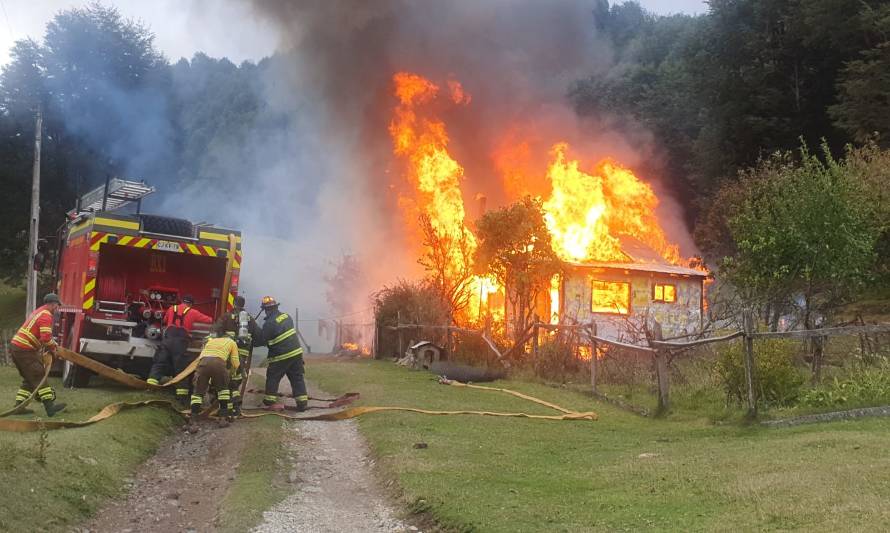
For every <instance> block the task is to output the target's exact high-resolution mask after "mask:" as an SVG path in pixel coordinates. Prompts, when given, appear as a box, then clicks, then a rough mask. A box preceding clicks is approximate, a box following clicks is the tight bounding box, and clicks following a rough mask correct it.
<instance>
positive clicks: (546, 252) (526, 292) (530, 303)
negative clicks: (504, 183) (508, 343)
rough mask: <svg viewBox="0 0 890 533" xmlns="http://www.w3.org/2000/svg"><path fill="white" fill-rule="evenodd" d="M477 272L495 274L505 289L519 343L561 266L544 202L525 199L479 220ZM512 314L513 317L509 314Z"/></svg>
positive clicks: (486, 214) (514, 331)
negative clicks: (539, 302) (536, 304)
mask: <svg viewBox="0 0 890 533" xmlns="http://www.w3.org/2000/svg"><path fill="white" fill-rule="evenodd" d="M476 235H477V237H478V239H479V248H478V249H477V250H476V260H475V265H476V270H477V272H478V273H480V274H482V273H485V274H491V275H493V276H494V277H495V279H496V280H497V282H498V283H499V284H500V285H501V286H502V287H504V290H505V293H506V297H507V307H508V309H509V310H510V311H511V312H512V313H511V314H512V322H513V324H512V325H513V336H514V339H516V340H517V341H518V340H519V336H520V335H522V332H523V331H525V328H526V326H527V325H528V324H529V323H530V321H531V318H532V316H533V315H534V311H535V306H534V302H535V300H536V299H537V297H538V294H539V293H540V292H541V291H542V290H546V289H547V287H549V283H550V279H551V278H552V277H553V276H554V275H556V274H557V273H559V272H560V269H561V263H560V261H559V258H558V257H557V256H556V254H555V253H554V252H553V247H552V244H551V241H550V232H549V231H548V230H547V224H546V223H545V222H544V210H543V208H542V206H541V201H540V200H538V199H534V198H531V197H530V196H526V197H525V198H523V199H522V200H520V201H518V202H516V203H514V204H512V205H509V206H506V207H504V208H501V209H498V210H497V211H489V212H488V213H485V215H483V216H482V218H481V219H479V221H478V223H477V233H476ZM508 315H509V314H508Z"/></svg>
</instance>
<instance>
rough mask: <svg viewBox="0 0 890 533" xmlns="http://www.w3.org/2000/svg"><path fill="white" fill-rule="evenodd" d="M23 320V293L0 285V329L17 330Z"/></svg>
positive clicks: (20, 290)
mask: <svg viewBox="0 0 890 533" xmlns="http://www.w3.org/2000/svg"><path fill="white" fill-rule="evenodd" d="M24 319H25V291H24V290H22V289H13V288H9V287H7V286H5V285H0V329H5V328H17V327H19V326H21V325H22V321H23V320H24Z"/></svg>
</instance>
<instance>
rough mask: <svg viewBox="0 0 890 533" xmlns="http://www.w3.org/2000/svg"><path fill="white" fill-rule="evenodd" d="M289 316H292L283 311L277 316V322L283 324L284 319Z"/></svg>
mask: <svg viewBox="0 0 890 533" xmlns="http://www.w3.org/2000/svg"><path fill="white" fill-rule="evenodd" d="M288 318H290V317H289V316H287V313H281V314H280V315H278V316H276V317H275V322H278V323H279V324H281V323H282V322H284V321H285V320H287V319H288Z"/></svg>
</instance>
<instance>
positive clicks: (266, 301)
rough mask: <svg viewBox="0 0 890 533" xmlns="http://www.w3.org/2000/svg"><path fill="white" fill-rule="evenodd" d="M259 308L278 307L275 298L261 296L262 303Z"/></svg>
mask: <svg viewBox="0 0 890 533" xmlns="http://www.w3.org/2000/svg"><path fill="white" fill-rule="evenodd" d="M260 307H261V308H262V309H269V308H270V307H278V302H276V301H275V298H273V297H271V296H263V300H262V302H260Z"/></svg>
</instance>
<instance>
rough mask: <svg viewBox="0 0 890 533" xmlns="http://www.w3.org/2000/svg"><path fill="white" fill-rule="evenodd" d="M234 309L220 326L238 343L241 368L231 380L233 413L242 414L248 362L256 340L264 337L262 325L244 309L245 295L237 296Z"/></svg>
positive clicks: (221, 320)
mask: <svg viewBox="0 0 890 533" xmlns="http://www.w3.org/2000/svg"><path fill="white" fill-rule="evenodd" d="M233 304H234V309H232V310H231V311H229V312H228V313H226V314H225V315H223V316H222V318H221V319H220V327H221V329H222V331H223V332H224V333H225V335H226V336H228V337H230V338H231V339H234V340H235V342H236V343H237V344H238V357H239V360H240V365H239V370H238V371H237V372H236V371H234V370H233V373H232V376H231V382H230V384H229V385H230V388H231V390H232V414H233V415H234V416H240V415H241V383H242V382H243V380H244V379H245V378H246V377H247V371H248V368H247V363H248V361H249V359H250V353H251V352H252V351H253V345H254V343H255V342H257V341H259V340H260V339H261V338H262V333H261V331H260V327H259V326H258V325H257V323H256V320H254V318H253V317H252V316H250V313H248V312H247V311H246V310H245V309H244V305H245V301H244V297H243V296H236V297H235V300H234V302H233Z"/></svg>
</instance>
